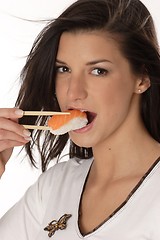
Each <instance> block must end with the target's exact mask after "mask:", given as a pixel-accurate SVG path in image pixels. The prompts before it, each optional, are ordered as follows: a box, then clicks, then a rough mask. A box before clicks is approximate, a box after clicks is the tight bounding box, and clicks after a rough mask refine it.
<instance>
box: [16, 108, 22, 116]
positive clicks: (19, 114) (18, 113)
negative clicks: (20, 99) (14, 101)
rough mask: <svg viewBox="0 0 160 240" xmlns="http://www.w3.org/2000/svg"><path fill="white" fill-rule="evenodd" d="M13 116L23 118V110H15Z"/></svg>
mask: <svg viewBox="0 0 160 240" xmlns="http://www.w3.org/2000/svg"><path fill="white" fill-rule="evenodd" d="M15 114H16V115H18V116H23V110H21V109H18V108H17V109H16V110H15Z"/></svg>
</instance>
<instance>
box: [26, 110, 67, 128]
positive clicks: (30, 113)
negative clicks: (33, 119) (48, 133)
mask: <svg viewBox="0 0 160 240" xmlns="http://www.w3.org/2000/svg"><path fill="white" fill-rule="evenodd" d="M68 114H70V112H48V111H24V112H23V116H53V115H68ZM23 127H24V128H26V129H37V130H50V127H48V126H38V125H23Z"/></svg>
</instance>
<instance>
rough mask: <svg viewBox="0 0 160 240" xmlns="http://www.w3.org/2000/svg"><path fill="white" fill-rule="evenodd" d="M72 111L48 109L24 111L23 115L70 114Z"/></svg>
mask: <svg viewBox="0 0 160 240" xmlns="http://www.w3.org/2000/svg"><path fill="white" fill-rule="evenodd" d="M68 114H70V112H46V111H24V112H23V116H53V115H68Z"/></svg>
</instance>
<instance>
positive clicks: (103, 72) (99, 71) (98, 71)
mask: <svg viewBox="0 0 160 240" xmlns="http://www.w3.org/2000/svg"><path fill="white" fill-rule="evenodd" d="M91 73H92V74H93V75H96V76H101V75H102V76H104V75H107V73H108V71H107V70H106V69H103V68H94V69H93V70H92V71H91Z"/></svg>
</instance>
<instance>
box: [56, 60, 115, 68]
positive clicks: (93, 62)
mask: <svg viewBox="0 0 160 240" xmlns="http://www.w3.org/2000/svg"><path fill="white" fill-rule="evenodd" d="M102 62H108V63H112V62H111V61H109V60H107V59H97V60H94V61H90V62H87V63H86V65H87V66H89V65H94V64H98V63H102ZM56 63H59V64H64V65H65V64H66V63H65V62H63V61H61V60H58V59H56ZM112 64H113V63H112Z"/></svg>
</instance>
